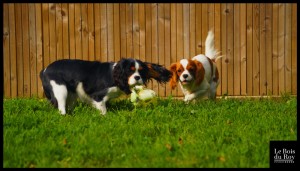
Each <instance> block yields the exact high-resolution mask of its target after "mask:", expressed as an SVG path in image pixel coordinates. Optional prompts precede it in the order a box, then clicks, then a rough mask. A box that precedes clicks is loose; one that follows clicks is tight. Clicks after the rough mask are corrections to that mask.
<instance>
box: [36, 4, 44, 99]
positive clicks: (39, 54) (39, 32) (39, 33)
mask: <svg viewBox="0 0 300 171" xmlns="http://www.w3.org/2000/svg"><path fill="white" fill-rule="evenodd" d="M35 14H36V15H35V16H36V19H35V20H36V58H37V59H36V60H37V61H36V75H35V77H36V79H37V96H38V97H39V98H41V97H43V87H42V82H41V79H40V77H39V74H40V71H41V70H42V69H43V68H44V67H43V29H42V5H41V4H40V3H36V4H35Z"/></svg>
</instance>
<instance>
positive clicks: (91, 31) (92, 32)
mask: <svg viewBox="0 0 300 171" xmlns="http://www.w3.org/2000/svg"><path fill="white" fill-rule="evenodd" d="M87 12H88V14H87V15H88V16H87V20H88V29H87V30H88V41H89V43H88V46H89V50H88V56H89V59H88V60H89V61H94V60H95V25H94V20H95V19H94V4H92V3H88V4H87Z"/></svg>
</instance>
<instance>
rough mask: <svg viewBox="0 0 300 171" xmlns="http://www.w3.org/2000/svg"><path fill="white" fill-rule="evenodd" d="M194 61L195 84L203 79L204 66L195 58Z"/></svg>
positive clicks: (198, 83)
mask: <svg viewBox="0 0 300 171" xmlns="http://www.w3.org/2000/svg"><path fill="white" fill-rule="evenodd" d="M194 62H195V65H196V74H195V77H196V78H195V82H196V85H200V84H201V82H202V81H203V79H204V75H205V70H204V67H203V65H202V63H201V62H198V61H196V60H194Z"/></svg>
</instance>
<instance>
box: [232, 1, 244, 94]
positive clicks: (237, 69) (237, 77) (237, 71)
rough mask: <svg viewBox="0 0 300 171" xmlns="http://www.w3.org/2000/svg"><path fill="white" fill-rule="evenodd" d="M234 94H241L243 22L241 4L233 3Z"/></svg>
mask: <svg viewBox="0 0 300 171" xmlns="http://www.w3.org/2000/svg"><path fill="white" fill-rule="evenodd" d="M233 10H234V15H233V16H234V18H233V32H234V34H233V66H234V67H233V89H234V90H233V95H235V96H237V95H240V94H241V64H242V63H241V42H240V41H241V22H240V15H241V13H240V4H234V5H233Z"/></svg>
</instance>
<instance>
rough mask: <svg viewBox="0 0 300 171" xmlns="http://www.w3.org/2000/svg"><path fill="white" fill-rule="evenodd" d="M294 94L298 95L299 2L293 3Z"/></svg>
mask: <svg viewBox="0 0 300 171" xmlns="http://www.w3.org/2000/svg"><path fill="white" fill-rule="evenodd" d="M292 94H293V95H297V4H295V3H294V4H292Z"/></svg>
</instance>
